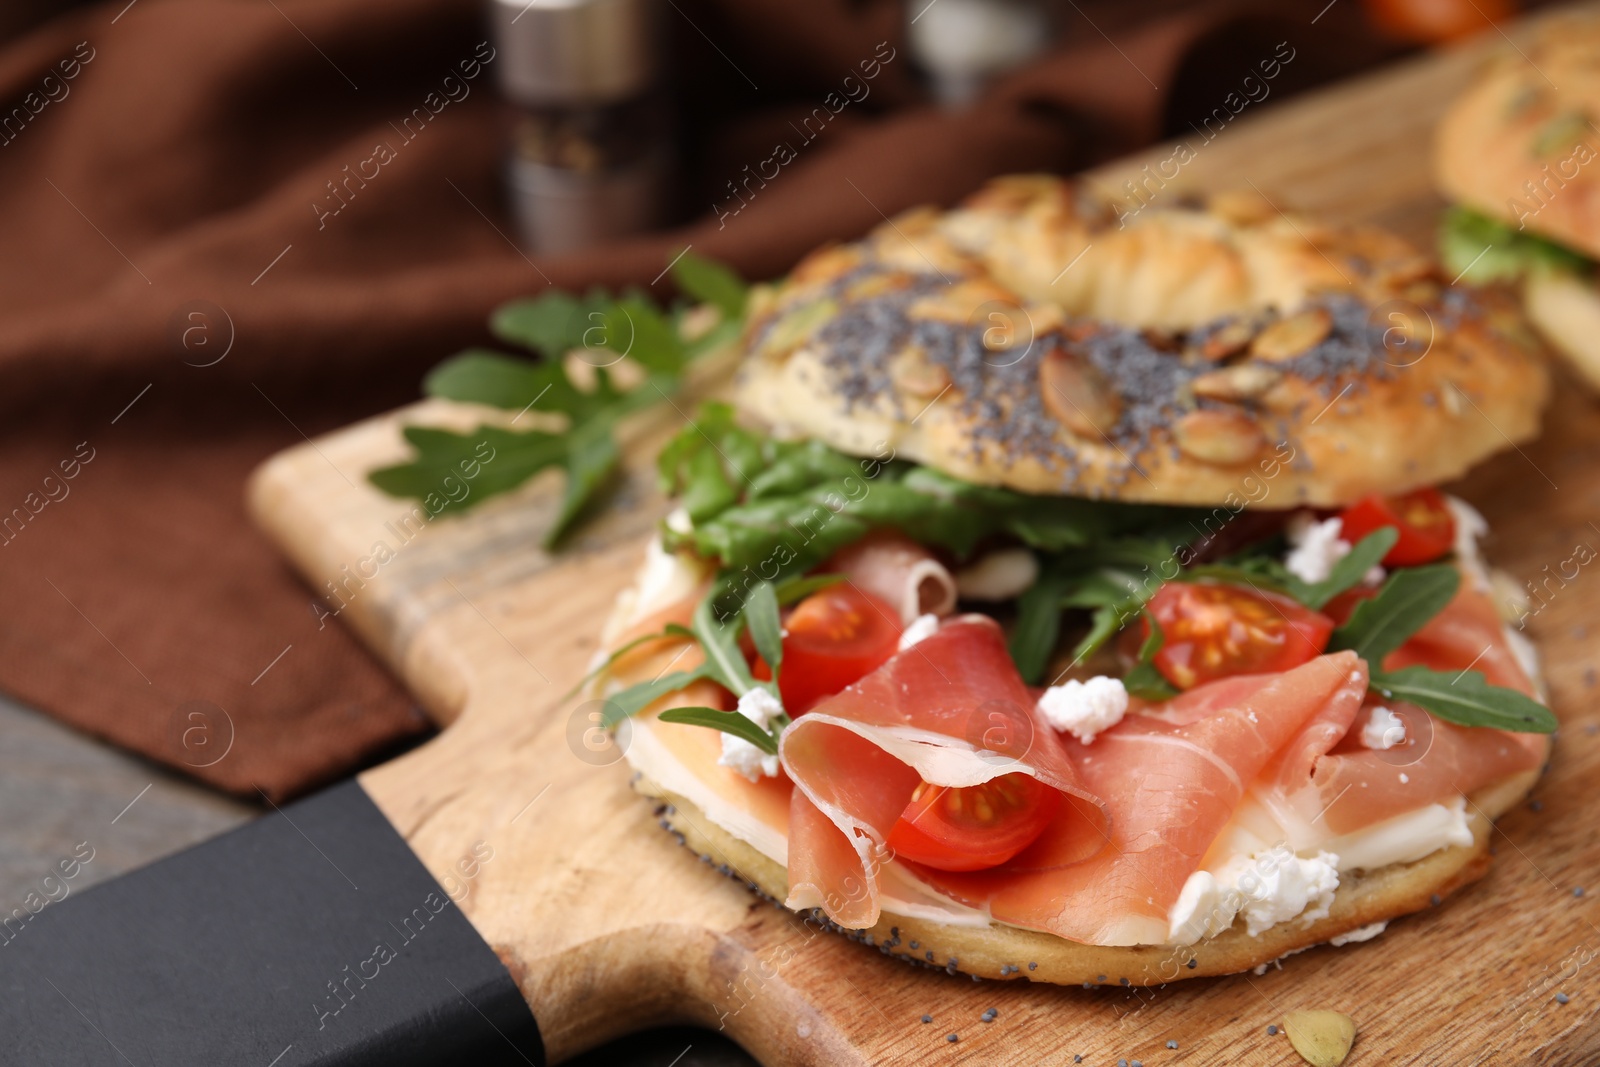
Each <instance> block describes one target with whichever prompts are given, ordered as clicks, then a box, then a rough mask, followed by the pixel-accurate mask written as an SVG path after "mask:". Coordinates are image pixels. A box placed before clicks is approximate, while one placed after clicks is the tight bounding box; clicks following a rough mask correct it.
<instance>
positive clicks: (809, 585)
mask: <svg viewBox="0 0 1600 1067" xmlns="http://www.w3.org/2000/svg"><path fill="white" fill-rule="evenodd" d="M844 580H845V578H844V575H842V574H813V575H811V576H809V577H806V578H790V579H788V580H787V581H783V582H779V583H778V585H777V597H778V605H779V606H780V607H788V606H789V605H790V604H793V603H794V602H796V601H798V600H804V599H805V598H806V597H808V596H810V595H811V594H812V593H815V592H817V591H818V590H820V589H826V588H828V586H830V585H838V584H839V583H840V582H842V581H844Z"/></svg>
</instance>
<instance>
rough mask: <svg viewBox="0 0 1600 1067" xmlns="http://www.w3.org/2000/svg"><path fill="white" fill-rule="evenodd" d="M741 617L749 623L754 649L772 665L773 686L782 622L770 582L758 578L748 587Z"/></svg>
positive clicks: (779, 660) (779, 661)
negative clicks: (750, 588)
mask: <svg viewBox="0 0 1600 1067" xmlns="http://www.w3.org/2000/svg"><path fill="white" fill-rule="evenodd" d="M744 621H745V625H746V626H748V627H750V639H751V640H752V641H754V642H755V646H756V651H757V652H759V653H761V658H762V659H764V660H766V661H767V666H768V667H770V668H771V669H772V685H773V688H774V689H776V687H777V683H778V668H779V667H780V666H782V664H783V624H782V623H781V622H779V620H778V596H777V594H776V593H775V592H774V591H773V589H772V583H771V582H758V583H757V584H756V587H755V588H754V589H752V590H750V595H749V596H748V597H746V598H745V604H744ZM774 695H776V694H774Z"/></svg>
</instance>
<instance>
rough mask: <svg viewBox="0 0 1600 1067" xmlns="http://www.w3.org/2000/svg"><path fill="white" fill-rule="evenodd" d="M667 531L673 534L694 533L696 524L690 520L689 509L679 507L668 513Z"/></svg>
mask: <svg viewBox="0 0 1600 1067" xmlns="http://www.w3.org/2000/svg"><path fill="white" fill-rule="evenodd" d="M666 522H667V529H669V530H671V531H672V532H673V533H679V534H687V533H693V532H694V522H693V521H691V520H690V518H689V509H688V508H686V507H683V506H682V505H679V506H678V507H675V508H673V509H672V510H671V511H669V512H667V519H666Z"/></svg>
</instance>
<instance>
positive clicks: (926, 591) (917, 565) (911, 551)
mask: <svg viewBox="0 0 1600 1067" xmlns="http://www.w3.org/2000/svg"><path fill="white" fill-rule="evenodd" d="M819 570H822V571H827V572H829V573H837V574H843V575H845V576H847V577H848V578H849V579H850V580H851V581H852V582H854V583H855V584H856V585H857V586H859V587H860V588H861V589H862V590H864V591H865V592H868V593H871V594H873V595H874V596H878V597H882V598H883V599H884V600H886V601H888V602H889V603H890V604H893V605H894V606H895V608H896V609H897V610H898V611H899V612H900V622H901V624H902V625H909V624H910V623H911V622H912V621H913V620H915V619H916V618H917V616H919V615H930V614H931V615H938V616H941V617H942V616H945V615H948V614H950V613H951V612H952V611H954V610H955V609H956V580H955V578H954V577H952V576H951V574H950V571H949V570H947V569H946V568H945V565H944V564H943V563H940V562H939V558H938V557H937V556H935V555H934V554H933V553H932V552H930V551H928V550H927V549H926V548H924V547H923V546H921V545H919V544H917V543H916V542H915V541H913V540H911V539H910V538H909V537H907V536H905V535H904V534H902V533H897V532H895V531H893V530H879V531H877V532H875V533H872V534H868V535H867V537H866V538H864V539H863V540H860V541H857V542H856V543H855V544H853V545H850V546H849V547H848V548H843V549H840V550H839V551H838V552H836V553H835V554H834V556H833V558H832V559H830V560H829V561H828V562H827V563H826V564H824V565H823V566H822V567H820V568H819Z"/></svg>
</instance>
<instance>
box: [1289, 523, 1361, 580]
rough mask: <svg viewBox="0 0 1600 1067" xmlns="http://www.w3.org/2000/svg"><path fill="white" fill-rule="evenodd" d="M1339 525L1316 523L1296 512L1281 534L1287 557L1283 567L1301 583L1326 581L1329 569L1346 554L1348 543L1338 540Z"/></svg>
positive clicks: (1348, 552) (1340, 524)
mask: <svg viewBox="0 0 1600 1067" xmlns="http://www.w3.org/2000/svg"><path fill="white" fill-rule="evenodd" d="M1342 525H1343V523H1342V522H1341V521H1340V520H1339V519H1338V518H1337V517H1335V518H1331V519H1324V520H1323V521H1321V522H1318V521H1317V518H1316V516H1315V515H1313V514H1311V512H1309V511H1300V512H1296V513H1295V515H1294V516H1293V517H1292V518H1290V520H1289V526H1288V529H1287V530H1286V531H1285V533H1286V534H1287V535H1288V538H1289V545H1290V548H1289V554H1288V555H1287V556H1285V557H1284V559H1283V565H1284V566H1285V567H1287V568H1288V569H1289V573H1290V574H1292V575H1294V576H1295V577H1296V578H1299V579H1300V580H1301V581H1302V582H1313V583H1315V582H1322V581H1326V580H1327V578H1328V575H1329V574H1331V573H1333V565H1334V564H1335V563H1338V562H1339V561H1340V560H1341V559H1343V558H1344V557H1345V556H1348V555H1349V554H1350V542H1349V541H1346V540H1344V539H1343V538H1341V537H1340V536H1339V532H1340V527H1341V526H1342Z"/></svg>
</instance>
